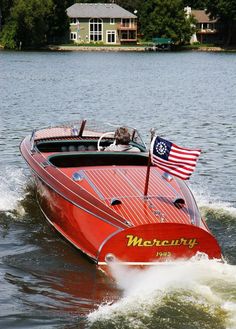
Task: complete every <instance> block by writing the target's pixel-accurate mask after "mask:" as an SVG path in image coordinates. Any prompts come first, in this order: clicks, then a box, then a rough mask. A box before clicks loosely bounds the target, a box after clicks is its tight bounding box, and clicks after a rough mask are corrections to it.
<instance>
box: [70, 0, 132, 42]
mask: <svg viewBox="0 0 236 329" xmlns="http://www.w3.org/2000/svg"><path fill="white" fill-rule="evenodd" d="M67 15H68V17H69V19H70V40H73V41H74V42H75V43H104V44H118V45H119V44H124V43H126V44H127V43H136V42H137V16H135V15H134V14H132V13H130V12H129V11H127V10H125V9H124V8H122V7H120V6H118V5H116V4H114V3H109V4H108V3H75V4H74V5H72V6H71V7H69V8H67Z"/></svg>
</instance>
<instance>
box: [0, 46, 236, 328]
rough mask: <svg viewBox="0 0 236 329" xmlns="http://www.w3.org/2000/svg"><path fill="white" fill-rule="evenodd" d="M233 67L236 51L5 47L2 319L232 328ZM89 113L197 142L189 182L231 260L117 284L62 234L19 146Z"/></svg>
mask: <svg viewBox="0 0 236 329" xmlns="http://www.w3.org/2000/svg"><path fill="white" fill-rule="evenodd" d="M235 70H236V55H235V54H214V53H212V54H204V53H201V54H200V53H191V52H186V53H185V52H183V53H167V54H163V53H157V54H151V53H147V54H145V53H144V54H135V53H132V54H131V53H127V54H123V53H122V54H119V53H117V54H112V53H108V54H105V53H103V54H100V53H37V52H26V53H24V52H1V53H0V94H1V102H0V153H1V161H0V169H1V174H2V179H1V181H0V290H1V294H0V303H1V308H0V327H1V328H4V329H5V328H6V329H8V328H30V329H42V328H43V329H49V328H50V329H51V328H63V329H68V328H69V329H75V328H85V327H92V328H109V329H110V328H116V329H117V328H122V329H124V328H139V329H140V328H163V329H165V328H168V329H169V328H170V329H178V328H180V329H182V328H185V327H186V324H188V328H189V329H199V328H203V329H211V328H217V329H221V328H222V329H223V328H228V329H235V327H236V322H235V314H236V309H235V299H236V273H235V265H236V252H235V250H236V248H235V247H236V245H235V243H236V242H235V241H236V239H235V238H236V192H235V185H236V181H235V164H236V147H235V145H236V143H235V141H236V138H235V137H236V135H235V134H236V129H235V128H236V120H235V119H236V114H235V108H236V88H235V86H236V80H235V74H234V72H235ZM222 77H223V78H222ZM81 117H82V118H84V117H87V118H93V119H95V120H100V121H109V122H113V123H114V122H115V123H117V122H120V123H122V122H125V123H127V124H128V125H130V126H135V127H136V128H138V129H139V130H140V131H141V133H142V135H143V136H144V139H145V141H146V142H148V141H149V130H150V128H151V127H155V128H157V131H158V133H159V134H160V135H161V136H163V137H164V138H167V139H169V140H172V141H173V142H176V143H177V144H179V145H182V146H186V147H193V148H195V147H199V148H201V149H202V150H203V153H202V155H201V158H200V161H199V163H198V166H197V170H196V172H195V173H194V175H193V177H192V178H191V188H192V190H193V192H194V195H195V196H196V200H197V203H198V205H199V206H200V210H201V213H202V215H203V216H204V217H206V220H207V223H208V225H209V227H210V229H211V230H212V232H213V234H214V235H215V236H216V237H217V239H218V241H219V243H220V245H221V246H222V249H223V253H224V256H225V259H226V261H227V262H228V263H226V264H218V263H214V262H212V261H211V262H209V261H206V260H204V261H202V262H201V263H200V264H193V263H191V262H190V263H187V264H185V265H184V266H183V265H181V266H179V265H178V264H176V265H175V266H174V267H173V268H172V270H171V271H170V270H169V269H164V268H162V269H161V270H158V269H157V268H156V269H153V270H149V271H146V272H140V271H136V272H135V273H133V272H132V271H131V270H129V271H125V272H123V270H121V269H119V268H116V269H115V270H114V271H115V272H114V275H115V277H116V282H115V281H114V280H112V279H111V278H109V277H107V276H105V275H104V274H103V273H102V272H101V271H99V270H98V269H97V268H96V267H95V266H94V265H93V264H92V263H90V262H89V261H88V259H87V258H85V257H84V256H83V255H82V254H81V253H80V252H78V251H77V250H75V249H74V248H73V247H71V246H70V245H69V244H68V243H66V242H65V241H63V240H62V239H61V237H60V236H58V235H57V234H56V233H55V232H54V231H53V230H52V229H51V228H50V227H49V226H48V225H47V223H46V221H45V219H44V217H43V215H42V214H41V213H40V211H39V208H38V206H37V202H36V199H35V193H34V185H33V183H32V181H31V178H30V177H31V176H30V172H29V170H28V168H27V166H26V164H25V163H24V161H23V159H22V158H21V156H20V154H19V148H18V147H19V143H20V141H21V140H22V138H23V137H24V136H25V135H27V134H29V133H30V132H31V130H32V129H33V128H35V127H40V126H46V125H50V124H51V123H53V122H55V121H57V122H63V121H68V120H78V118H81Z"/></svg>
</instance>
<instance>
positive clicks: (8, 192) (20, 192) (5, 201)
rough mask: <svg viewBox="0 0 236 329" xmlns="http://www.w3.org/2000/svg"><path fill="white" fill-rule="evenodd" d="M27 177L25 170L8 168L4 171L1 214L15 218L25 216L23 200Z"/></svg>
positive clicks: (0, 203)
mask: <svg viewBox="0 0 236 329" xmlns="http://www.w3.org/2000/svg"><path fill="white" fill-rule="evenodd" d="M25 184H26V176H25V175H24V173H23V169H19V168H13V167H6V168H5V169H2V179H1V182H0V212H5V213H6V214H8V215H11V216H14V214H15V215H16V216H17V215H24V212H25V210H24V208H23V206H22V205H21V203H20V202H21V200H23V199H24V197H25V194H24V188H25Z"/></svg>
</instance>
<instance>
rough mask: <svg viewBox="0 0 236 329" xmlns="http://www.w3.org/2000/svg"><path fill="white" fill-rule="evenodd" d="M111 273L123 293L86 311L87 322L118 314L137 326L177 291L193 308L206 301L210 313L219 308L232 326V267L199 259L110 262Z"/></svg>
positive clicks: (235, 278)
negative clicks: (141, 264)
mask: <svg viewBox="0 0 236 329" xmlns="http://www.w3.org/2000/svg"><path fill="white" fill-rule="evenodd" d="M112 273H113V276H114V277H115V279H116V281H117V284H118V286H119V287H120V288H121V289H122V290H123V292H124V295H123V297H122V298H121V299H120V300H119V301H118V302H116V303H114V304H112V305H110V304H107V305H101V306H100V307H99V308H98V310H96V311H94V312H92V313H90V314H89V316H88V321H89V322H90V323H94V322H97V321H105V322H106V321H113V322H116V319H117V317H119V318H126V319H127V318H128V321H131V322H132V328H135V327H136V328H141V327H142V321H143V319H144V318H146V319H147V318H148V317H151V316H152V312H150V310H151V309H155V308H156V307H159V306H160V305H163V303H164V298H165V296H168V295H171V294H174V293H175V292H176V291H178V296H180V298H181V300H182V301H184V300H185V301H186V303H191V304H194V305H196V307H197V305H200V304H202V305H204V307H205V304H206V305H207V307H208V308H210V310H209V312H212V313H214V310H215V309H218V308H220V309H222V310H223V311H224V312H225V313H226V314H227V318H228V319H227V323H228V328H233V326H235V327H236V319H235V309H236V300H233V298H232V296H231V294H232V289H234V290H235V285H236V267H235V266H232V265H229V264H226V263H225V264H223V263H219V262H216V261H212V260H211V261H210V260H201V261H187V262H184V263H183V262H182V263H175V264H172V265H164V266H163V265H161V266H160V267H158V266H156V267H152V268H150V269H148V270H137V269H136V270H135V269H128V268H125V267H122V266H121V265H119V264H113V265H112ZM186 291H187V292H188V293H187V294H186ZM234 294H235V292H234ZM234 296H235V295H234ZM230 299H231V302H230V303H229V302H228V300H230ZM177 306H178V305H177ZM137 314H138V316H137ZM139 315H140V316H139ZM133 321H134V322H133ZM235 327H234V328H235Z"/></svg>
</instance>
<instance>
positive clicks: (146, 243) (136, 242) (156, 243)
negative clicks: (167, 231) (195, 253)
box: [126, 235, 198, 249]
mask: <svg viewBox="0 0 236 329" xmlns="http://www.w3.org/2000/svg"><path fill="white" fill-rule="evenodd" d="M126 238H127V239H128V242H127V246H128V247H173V246H181V245H182V246H188V248H189V249H192V248H194V247H195V246H196V245H197V244H198V242H197V239H196V238H193V239H185V238H179V239H176V240H157V239H152V240H144V239H143V238H140V237H138V236H135V235H126Z"/></svg>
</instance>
